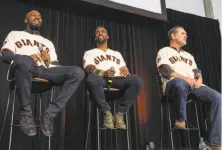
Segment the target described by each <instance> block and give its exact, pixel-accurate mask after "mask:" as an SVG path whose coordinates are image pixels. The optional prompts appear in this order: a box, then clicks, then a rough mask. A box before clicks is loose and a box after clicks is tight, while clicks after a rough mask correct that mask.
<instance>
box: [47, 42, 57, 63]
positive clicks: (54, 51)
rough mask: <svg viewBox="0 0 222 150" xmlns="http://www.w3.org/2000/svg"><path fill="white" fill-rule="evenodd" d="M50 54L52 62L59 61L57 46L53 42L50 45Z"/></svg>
mask: <svg viewBox="0 0 222 150" xmlns="http://www.w3.org/2000/svg"><path fill="white" fill-rule="evenodd" d="M49 55H50V59H51V62H58V58H57V54H56V50H55V46H54V44H53V43H51V46H50V47H49Z"/></svg>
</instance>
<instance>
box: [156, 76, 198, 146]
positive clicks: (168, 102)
mask: <svg viewBox="0 0 222 150" xmlns="http://www.w3.org/2000/svg"><path fill="white" fill-rule="evenodd" d="M156 81H157V84H158V90H159V96H160V99H161V150H162V149H163V147H162V142H163V105H164V104H166V105H167V115H168V123H169V132H170V140H171V146H172V150H174V149H175V148H174V140H173V131H175V130H185V131H186V132H187V133H188V143H189V149H190V150H191V143H190V135H189V131H191V130H194V131H197V132H198V135H199V137H200V127H199V117H198V111H197V103H196V101H194V107H195V117H196V123H197V127H195V126H193V125H191V124H189V123H188V121H186V127H185V129H178V128H175V127H174V124H173V125H172V120H171V104H172V103H173V101H172V100H170V99H169V94H168V93H165V95H163V94H162V92H161V91H162V90H161V85H162V82H161V80H160V75H159V73H157V78H156ZM161 95H162V96H161ZM192 101H193V97H192V96H190V95H188V99H187V104H189V103H191V102H192Z"/></svg>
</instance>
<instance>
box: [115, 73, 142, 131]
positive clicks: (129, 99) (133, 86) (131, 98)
mask: <svg viewBox="0 0 222 150" xmlns="http://www.w3.org/2000/svg"><path fill="white" fill-rule="evenodd" d="M112 87H114V88H118V89H120V90H122V91H124V101H122V102H121V103H120V107H119V108H118V109H117V113H116V114H115V126H116V128H121V129H125V128H126V124H125V122H124V117H123V115H124V113H126V112H127V111H128V110H129V109H130V107H131V106H132V105H133V103H134V102H135V101H136V100H137V97H138V95H139V93H140V91H141V89H142V87H143V81H142V80H141V78H140V77H138V76H136V75H130V76H127V77H120V78H114V79H113V84H112Z"/></svg>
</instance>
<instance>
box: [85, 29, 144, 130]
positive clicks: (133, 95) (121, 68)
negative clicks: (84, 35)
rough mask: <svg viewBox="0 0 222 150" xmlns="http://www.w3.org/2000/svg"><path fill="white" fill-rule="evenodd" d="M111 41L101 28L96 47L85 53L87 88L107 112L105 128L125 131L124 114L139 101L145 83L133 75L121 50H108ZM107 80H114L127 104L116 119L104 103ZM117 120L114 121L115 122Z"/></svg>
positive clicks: (96, 32)
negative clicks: (122, 92)
mask: <svg viewBox="0 0 222 150" xmlns="http://www.w3.org/2000/svg"><path fill="white" fill-rule="evenodd" d="M108 39H109V36H108V33H107V30H106V29H105V28H104V27H102V26H99V27H98V28H96V31H95V41H96V44H97V46H96V48H94V49H92V50H88V51H86V52H85V54H84V69H85V71H86V72H87V74H88V76H87V79H86V82H87V86H88V89H89V92H90V94H91V95H92V98H93V100H95V101H96V103H97V105H98V106H99V108H100V110H102V112H103V113H104V123H103V125H104V127H105V128H114V122H115V127H116V128H120V129H126V124H125V122H124V119H123V114H124V113H126V112H127V111H128V110H129V108H130V107H131V106H132V104H133V103H134V102H135V101H136V99H137V97H138V95H139V93H140V91H141V89H142V84H143V82H142V80H141V79H140V77H138V76H137V75H130V73H129V70H128V68H127V66H126V63H125V61H124V59H123V57H122V55H121V54H120V52H118V51H114V50H112V49H110V48H108V44H107V40H108ZM107 78H113V79H112V88H118V89H120V90H121V91H124V101H123V102H122V103H120V107H119V108H118V109H117V111H116V114H115V117H113V115H112V113H111V111H110V110H111V108H110V106H109V105H108V103H107V102H106V100H105V94H104V88H106V87H107ZM113 118H114V119H113Z"/></svg>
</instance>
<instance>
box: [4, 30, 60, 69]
mask: <svg viewBox="0 0 222 150" xmlns="http://www.w3.org/2000/svg"><path fill="white" fill-rule="evenodd" d="M3 49H7V50H10V51H12V52H13V53H15V54H20V55H27V56H30V55H32V54H38V55H39V54H40V49H42V50H46V51H48V52H49V55H50V59H51V62H52V61H58V60H57V55H56V51H55V47H54V45H53V43H52V42H51V41H49V40H48V39H46V38H44V37H42V36H40V35H35V34H30V33H28V32H26V31H11V32H10V33H9V34H8V36H7V37H6V39H5V41H4V43H3V46H2V48H1V50H3ZM37 64H38V66H40V65H43V66H45V64H44V61H41V62H37ZM52 66H53V65H49V67H52Z"/></svg>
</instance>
